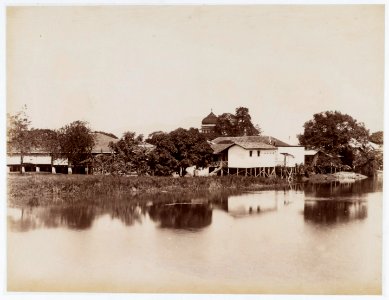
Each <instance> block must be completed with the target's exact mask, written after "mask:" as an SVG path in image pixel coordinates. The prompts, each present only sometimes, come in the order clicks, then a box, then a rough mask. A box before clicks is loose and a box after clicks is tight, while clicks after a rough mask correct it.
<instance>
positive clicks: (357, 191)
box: [304, 179, 382, 197]
mask: <svg viewBox="0 0 389 300" xmlns="http://www.w3.org/2000/svg"><path fill="white" fill-rule="evenodd" d="M377 190H382V180H381V181H379V180H374V179H365V180H360V181H356V182H352V183H339V182H327V183H309V184H307V185H306V186H305V189H304V191H305V195H306V196H313V197H329V196H332V197H336V196H350V195H363V194H365V193H371V192H375V191H377Z"/></svg>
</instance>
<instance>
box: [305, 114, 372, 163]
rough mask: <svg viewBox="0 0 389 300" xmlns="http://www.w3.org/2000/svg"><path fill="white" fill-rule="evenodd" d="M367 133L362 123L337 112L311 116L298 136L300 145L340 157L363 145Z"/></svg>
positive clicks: (366, 139) (365, 141) (366, 138)
mask: <svg viewBox="0 0 389 300" xmlns="http://www.w3.org/2000/svg"><path fill="white" fill-rule="evenodd" d="M368 136H369V131H368V130H367V129H366V128H365V125H364V124H363V123H360V122H357V121H356V120H355V119H353V118H352V117H351V116H349V115H347V114H342V113H340V112H338V111H326V112H322V113H317V114H314V115H313V119H312V120H309V121H307V122H305V124H304V133H303V134H301V135H299V136H298V139H299V142H300V145H304V146H306V147H307V148H309V149H316V150H323V151H324V152H325V153H328V154H331V155H335V156H337V155H341V154H342V152H345V151H348V149H351V148H352V147H355V146H357V145H365V144H366V143H367V141H368Z"/></svg>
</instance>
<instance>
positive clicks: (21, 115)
mask: <svg viewBox="0 0 389 300" xmlns="http://www.w3.org/2000/svg"><path fill="white" fill-rule="evenodd" d="M26 109H27V108H26V106H24V107H23V109H22V110H21V111H20V112H18V113H17V114H16V115H7V122H8V124H7V125H8V126H7V152H11V153H12V152H18V153H21V155H22V156H23V155H24V154H26V153H27V152H29V151H30V150H31V148H32V147H34V142H35V141H34V140H33V139H31V135H30V134H29V127H30V124H31V121H30V120H29V119H28V116H27V113H26Z"/></svg>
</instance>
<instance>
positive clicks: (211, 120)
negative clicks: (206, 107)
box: [201, 112, 217, 125]
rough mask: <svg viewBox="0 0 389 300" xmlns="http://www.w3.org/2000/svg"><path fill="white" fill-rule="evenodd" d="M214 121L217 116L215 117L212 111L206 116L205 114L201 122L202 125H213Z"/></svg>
mask: <svg viewBox="0 0 389 300" xmlns="http://www.w3.org/2000/svg"><path fill="white" fill-rule="evenodd" d="M216 122H217V117H216V115H215V114H214V113H213V112H211V113H210V114H209V115H208V116H206V117H205V118H204V119H203V121H202V122H201V124H204V125H206V124H209V125H211V124H212V125H213V124H216Z"/></svg>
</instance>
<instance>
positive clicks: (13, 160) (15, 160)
mask: <svg viewBox="0 0 389 300" xmlns="http://www.w3.org/2000/svg"><path fill="white" fill-rule="evenodd" d="M7 165H20V155H7Z"/></svg>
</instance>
